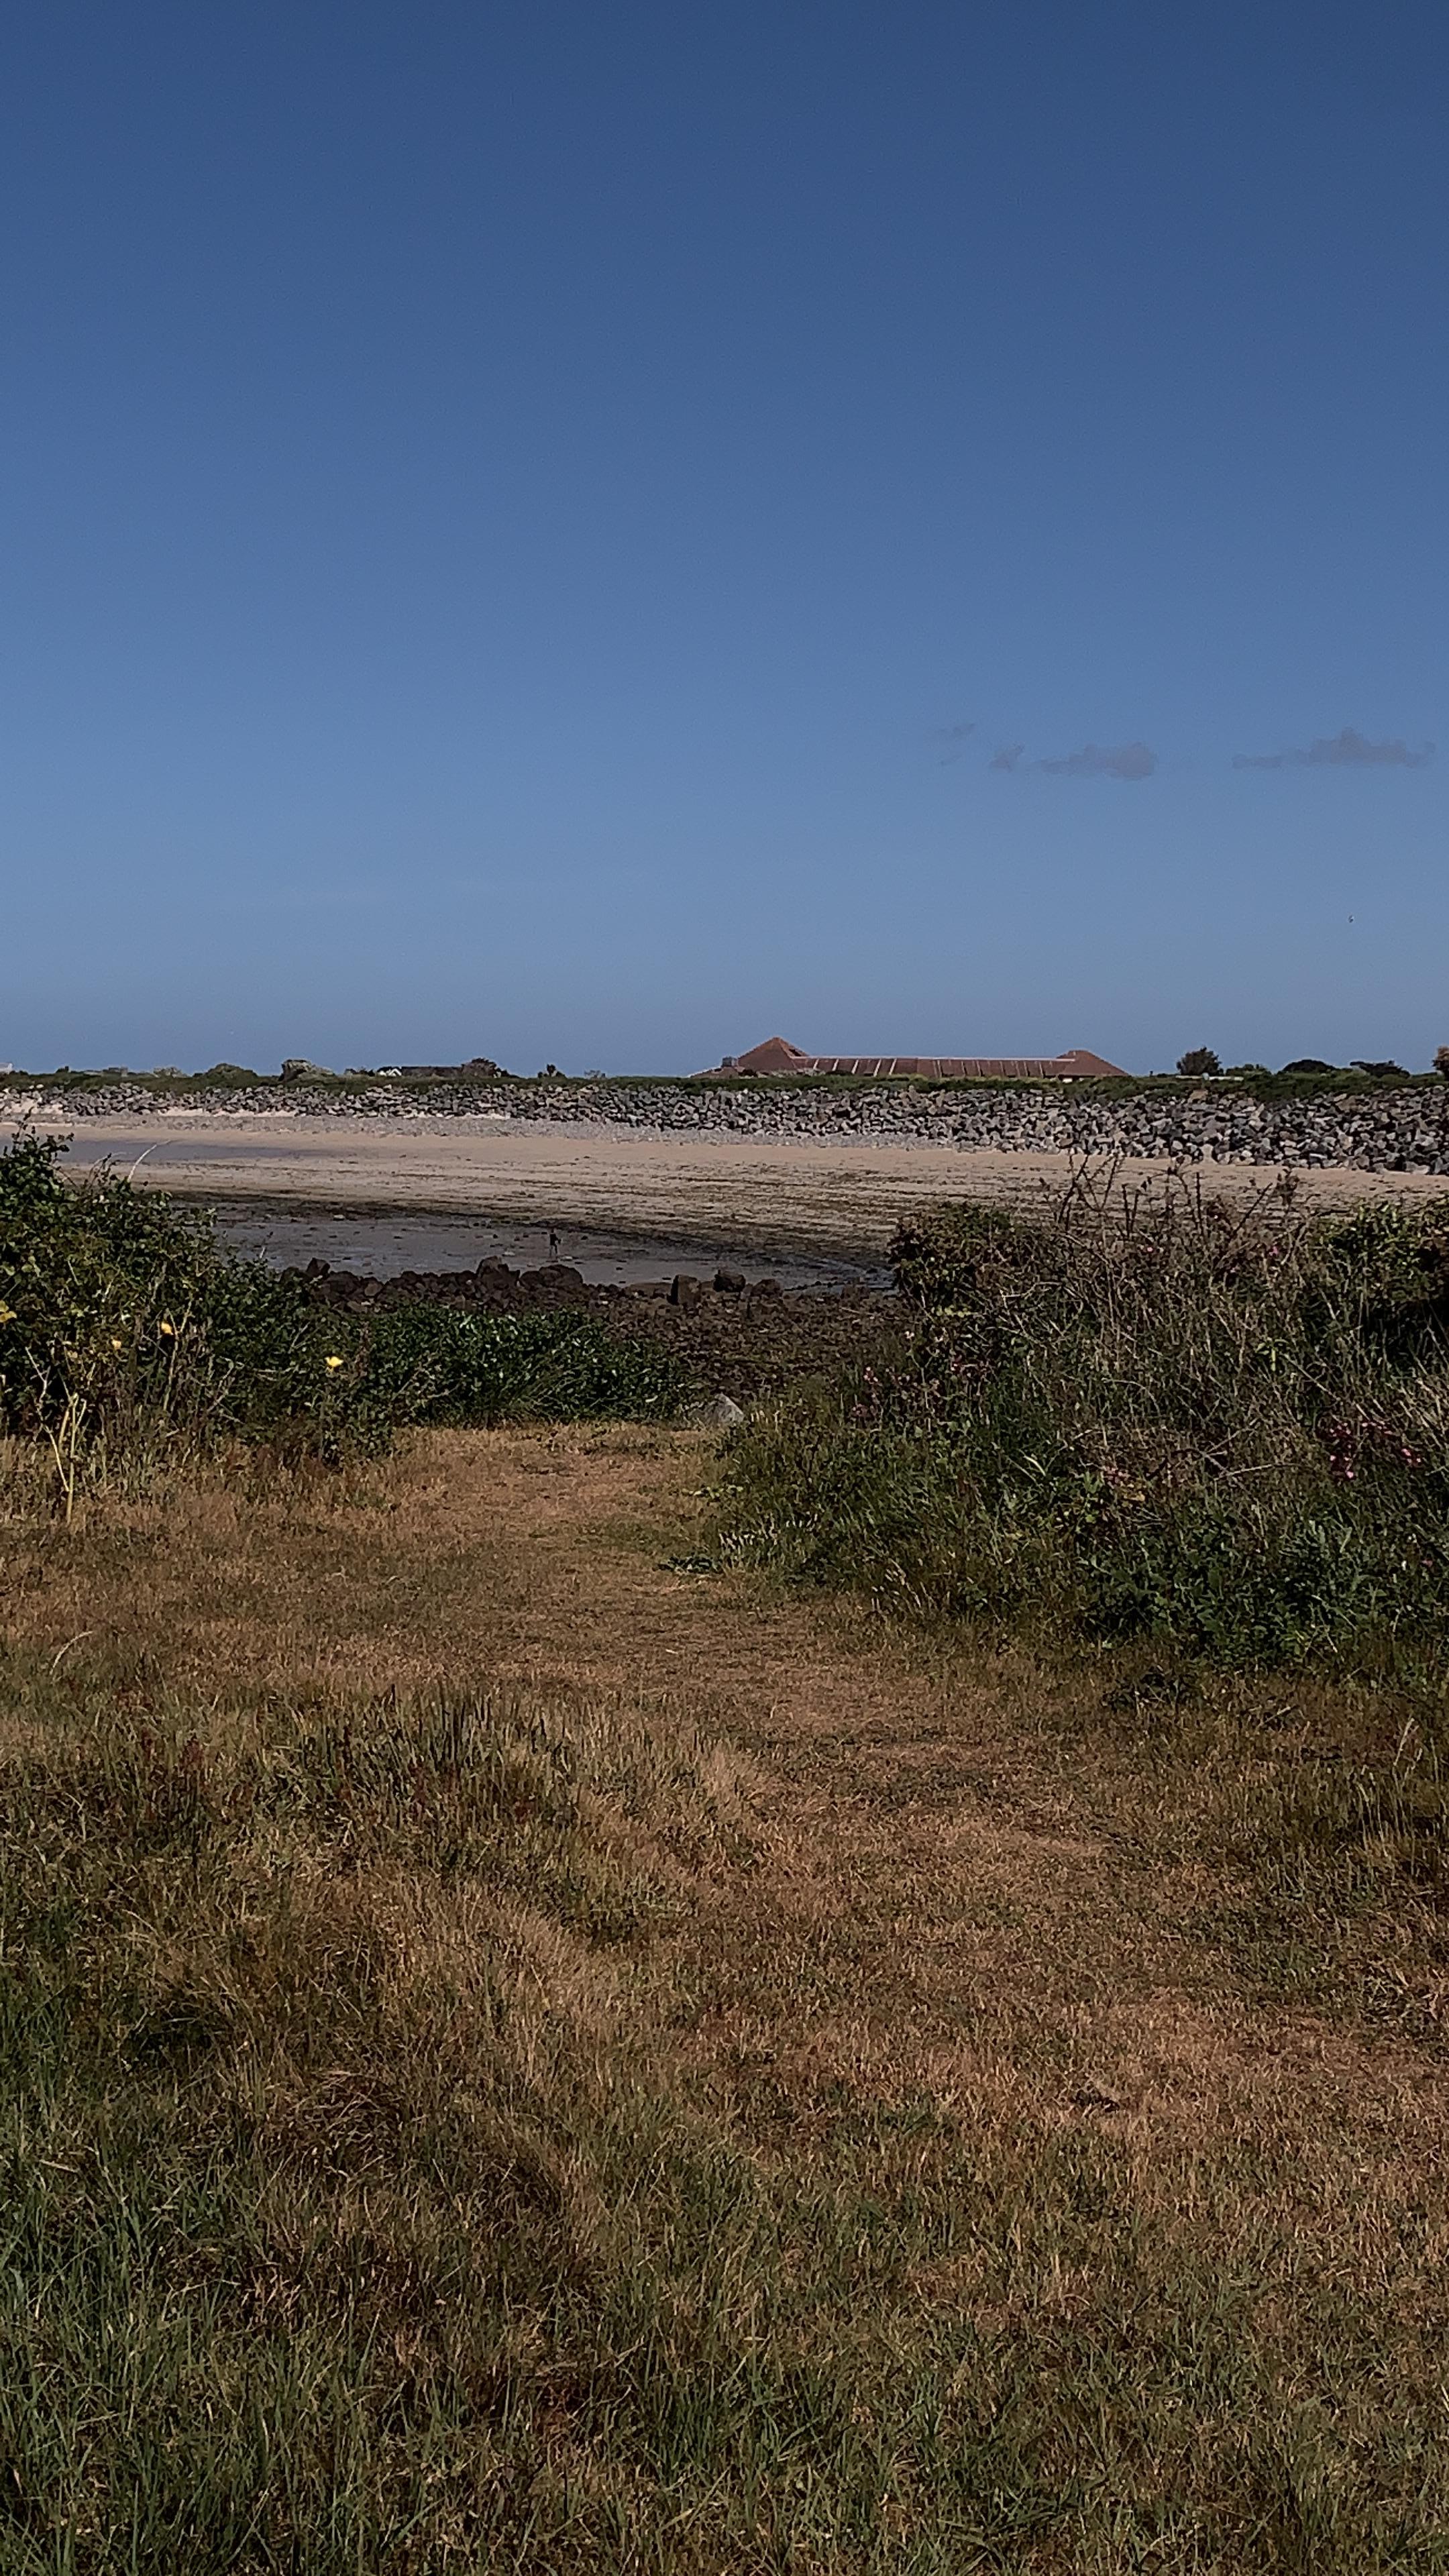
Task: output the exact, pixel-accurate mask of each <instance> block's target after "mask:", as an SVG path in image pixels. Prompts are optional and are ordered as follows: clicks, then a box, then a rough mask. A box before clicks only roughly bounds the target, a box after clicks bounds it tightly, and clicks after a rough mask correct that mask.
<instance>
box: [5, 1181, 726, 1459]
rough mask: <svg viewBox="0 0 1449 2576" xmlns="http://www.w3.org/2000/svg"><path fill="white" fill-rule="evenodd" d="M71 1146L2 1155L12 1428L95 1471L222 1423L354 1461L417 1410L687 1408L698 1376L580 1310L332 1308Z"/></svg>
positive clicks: (415, 1417)
mask: <svg viewBox="0 0 1449 2576" xmlns="http://www.w3.org/2000/svg"><path fill="white" fill-rule="evenodd" d="M62 1152H63V1148H62V1147H61V1146H60V1145H59V1143H58V1142H57V1141H56V1140H55V1139H53V1138H41V1137H35V1136H22V1137H20V1138H18V1139H17V1140H16V1141H15V1142H14V1143H13V1144H12V1145H11V1146H10V1147H9V1149H8V1150H7V1151H5V1152H3V1153H0V1427H3V1428H4V1429H6V1430H9V1431H11V1432H18V1433H21V1434H28V1435H31V1436H34V1437H38V1438H41V1439H43V1440H45V1441H47V1442H48V1443H49V1445H50V1448H51V1450H52V1452H53V1455H54V1458H55V1462H56V1467H57V1472H58V1474H59V1476H60V1479H61V1483H62V1485H63V1487H64V1489H65V1492H66V1496H67V1500H71V1499H73V1496H74V1491H75V1486H76V1480H77V1478H78V1477H80V1476H82V1475H83V1473H85V1472H90V1473H92V1474H94V1473H99V1472H102V1471H103V1470H104V1468H105V1467H106V1466H107V1465H108V1464H111V1465H114V1464H115V1463H116V1462H117V1461H118V1460H120V1459H122V1458H125V1459H127V1460H128V1461H130V1462H132V1463H133V1464H134V1463H136V1462H138V1461H140V1460H151V1461H156V1460H159V1459H160V1458H162V1457H164V1456H169V1455H174V1454H175V1452H176V1450H177V1448H178V1447H187V1446H190V1447H196V1446H199V1445H201V1444H203V1443H204V1442H206V1441H207V1440H210V1439H214V1438H215V1437H217V1436H219V1435H222V1434H230V1435H239V1436H241V1437H244V1438H250V1439H256V1438H269V1439H273V1440H279V1441H282V1442H284V1443H289V1444H301V1445H305V1446H308V1447H313V1448H316V1449H319V1450H320V1451H322V1452H323V1453H324V1454H327V1455H336V1454H339V1453H340V1452H341V1451H342V1450H344V1449H346V1448H357V1447H376V1446H377V1445H379V1444H380V1443H381V1442H382V1441H384V1440H385V1439H386V1438H387V1436H388V1434H389V1433H390V1432H391V1431H392V1430H393V1429H394V1428H395V1427H397V1426H400V1425H402V1424H407V1423H469V1422H497V1421H501V1420H503V1419H504V1418H506V1417H509V1416H518V1415H529V1416H533V1417H535V1418H546V1419H550V1420H559V1421H575V1420H581V1419H585V1418H588V1417H590V1416H594V1415H610V1414H613V1415H630V1416H632V1415H636V1414H643V1415H651V1416H658V1415H664V1414H668V1413H670V1412H673V1411H675V1410H677V1409H678V1405H679V1402H680V1400H681V1395H682V1391H683V1381H682V1376H681V1373H680V1372H679V1370H678V1369H677V1368H676V1367H675V1366H674V1364H673V1363H672V1362H671V1361H670V1360H669V1358H668V1357H667V1355H665V1354H662V1353H660V1352H658V1351H656V1350H654V1349H652V1348H650V1347H649V1346H647V1345H641V1344H636V1343H634V1342H626V1341H622V1340H620V1339H618V1338H616V1337H615V1336H614V1335H613V1334H611V1333H609V1332H608V1331H607V1330H606V1329H605V1328H604V1327H603V1326H602V1325H600V1324H597V1323H595V1322H594V1321H593V1320H592V1319H591V1318H589V1317H586V1316H580V1315H574V1314H539V1315H521V1316H511V1315H503V1316H489V1315H474V1314H468V1313H459V1312H457V1311H456V1310H452V1309H448V1308H439V1307H435V1306H422V1305H419V1306H413V1307H399V1308H396V1309H393V1310H391V1311H389V1312H387V1313H385V1314H382V1315H379V1316H377V1317H376V1318H371V1319H367V1320H362V1321H360V1320H358V1319H357V1318H354V1317H339V1316H335V1315H325V1314H322V1313H320V1312H319V1311H318V1310H317V1308H316V1307H314V1306H313V1305H312V1303H311V1302H310V1300H309V1298H308V1297H307V1294H306V1292H305V1290H304V1289H303V1287H302V1286H301V1284H300V1283H299V1282H298V1281H297V1280H295V1279H288V1278H284V1277H282V1276H281V1275H280V1274H279V1273H278V1272H276V1271H273V1270H271V1269H269V1268H268V1267H267V1265H266V1264H265V1263H263V1262H256V1261H241V1260H236V1259H233V1258H231V1257H229V1256H228V1255H226V1254H225V1253H224V1252H223V1251H222V1250H221V1249H220V1248H219V1246H218V1244H217V1242H216V1238H215V1234H214V1232H213V1229H212V1226H211V1223H210V1220H209V1219H208V1218H207V1217H205V1216H201V1215H195V1214H190V1213H188V1212H186V1211H184V1210H182V1209H179V1208H178V1207H176V1206H175V1205H174V1204H173V1203H172V1202H170V1201H169V1200H167V1199H165V1198H163V1197H161V1196H159V1195H157V1194H154V1193H150V1192H144V1193H143V1192H141V1191H138V1190H136V1189H135V1188H133V1187H132V1185H131V1183H130V1182H129V1181H126V1180H124V1179H122V1178H120V1177H119V1176H118V1175H116V1174H115V1173H113V1172H108V1171H101V1172H99V1173H95V1174H90V1175H87V1176H86V1178H85V1179H84V1180H83V1181H82V1182H80V1183H79V1184H78V1185H76V1184H72V1183H70V1182H68V1181H67V1180H65V1179H64V1178H63V1177H62V1174H61V1171H60V1169H59V1163H60V1157H61V1155H62Z"/></svg>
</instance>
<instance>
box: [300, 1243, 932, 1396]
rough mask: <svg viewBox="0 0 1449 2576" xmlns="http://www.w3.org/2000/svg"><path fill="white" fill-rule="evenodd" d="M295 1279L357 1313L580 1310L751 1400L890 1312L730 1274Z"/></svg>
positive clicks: (851, 1349)
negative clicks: (430, 1308) (622, 1278)
mask: <svg viewBox="0 0 1449 2576" xmlns="http://www.w3.org/2000/svg"><path fill="white" fill-rule="evenodd" d="M288 1275H289V1276H291V1277H292V1278H296V1279H300V1280H302V1281H303V1282H305V1284H306V1287H307V1292H308V1294H309V1296H310V1297H311V1298H312V1299H313V1300H314V1302H315V1303H316V1304H317V1305H319V1306H323V1307H327V1308H330V1309H331V1310H333V1311H334V1312H337V1313H341V1314H347V1315H361V1316H366V1315H369V1314H385V1313H387V1312H389V1311H390V1310H392V1309H395V1308H397V1307H400V1306H412V1305H434V1306H454V1307H458V1308H461V1309H463V1310H464V1311H467V1312H470V1313H475V1314H489V1315H498V1314H527V1313H537V1312H539V1311H543V1312H549V1311H555V1312H556V1311H557V1310H558V1309H560V1308H571V1309H573V1310H575V1311H576V1312H579V1313H581V1314H589V1315H592V1316H594V1317H596V1318H597V1319H598V1320H599V1321H600V1322H603V1323H607V1324H609V1325H610V1326H611V1327H612V1329H613V1330H614V1331H616V1332H627V1333H638V1334H642V1335H645V1336H647V1337H648V1338H649V1339H650V1340H653V1341H658V1342H662V1343H664V1344H665V1345H666V1346H667V1347H668V1348H669V1349H670V1350H672V1351H673V1352H674V1353H675V1354H676V1355H677V1356H678V1357H679V1358H681V1359H683V1360H684V1361H685V1362H686V1364H687V1365H688V1366H689V1368H690V1369H691V1371H692V1373H693V1375H694V1376H695V1377H696V1379H697V1380H698V1381H699V1383H700V1385H701V1386H702V1387H704V1388H707V1389H708V1390H709V1391H710V1392H711V1393H712V1394H713V1395H716V1396H728V1397H729V1398H730V1399H731V1400H732V1401H742V1402H748V1401H749V1400H750V1399H751V1398H752V1397H757V1396H760V1395H765V1394H769V1393H771V1392H773V1391H774V1390H775V1389H777V1388H779V1387H782V1386H784V1385H786V1384H787V1383H788V1382H789V1381H790V1380H791V1379H793V1378H798V1377H799V1376H801V1375H802V1374H807V1373H809V1372H810V1371H812V1370H816V1369H823V1368H826V1367H827V1366H829V1365H830V1364H831V1363H832V1362H834V1363H837V1364H838V1363H839V1362H841V1361H842V1360H846V1359H850V1358H852V1357H854V1356H856V1355H857V1354H858V1352H859V1350H860V1347H861V1338H862V1331H863V1328H864V1329H867V1330H868V1329H869V1328H870V1327H871V1326H872V1325H882V1326H883V1325H884V1324H885V1323H886V1322H887V1321H888V1319H889V1316H890V1314H891V1311H892V1300H891V1299H890V1297H889V1296H887V1295H885V1294H883V1293H881V1292H880V1291H878V1290H871V1289H868V1288H864V1287H859V1286H851V1287H848V1288H844V1289H840V1290H835V1291H820V1290H796V1291H791V1290H788V1289H783V1288H782V1287H781V1285H780V1282H779V1281H778V1280H777V1279H772V1278H768V1277H766V1278H758V1279H754V1280H747V1279H746V1278H745V1277H744V1275H743V1274H742V1273H741V1272H739V1271H735V1270H728V1269H720V1270H717V1271H716V1272H715V1273H714V1276H713V1278H697V1277H695V1276H693V1275H692V1274H690V1273H689V1272H686V1271H680V1272H677V1273H676V1274H675V1275H674V1276H673V1277H672V1278H669V1279H651V1280H647V1281H644V1282H643V1283H642V1284H639V1285H636V1286H633V1287H619V1286H616V1285H613V1284H605V1283H600V1282H591V1281H589V1280H586V1279H585V1278H584V1277H583V1275H582V1273H581V1272H580V1271H578V1270H576V1269H574V1267H573V1266H572V1264H571V1263H569V1262H565V1261H554V1262H547V1263H544V1264H543V1265H542V1266H541V1267H539V1268H538V1269H533V1270H523V1269H519V1270H515V1269H513V1268H511V1267H510V1265H509V1264H508V1263H507V1262H506V1261H496V1260H494V1261H482V1262H480V1263H479V1264H478V1266H477V1268H476V1269H474V1270H404V1271H400V1272H399V1273H398V1274H397V1276H396V1277H394V1278H390V1279H374V1278H367V1277H364V1276H362V1275H361V1274H360V1273H358V1272H356V1271H352V1270H340V1269H338V1270H334V1269H333V1268H332V1267H331V1266H330V1265H329V1264H328V1263H327V1262H325V1261H312V1262H309V1263H308V1265H307V1267H306V1269H305V1270H294V1271H292V1272H290V1273H289V1274H288Z"/></svg>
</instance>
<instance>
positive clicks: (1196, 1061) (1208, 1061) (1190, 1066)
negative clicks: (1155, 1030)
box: [1177, 1047, 1223, 1075]
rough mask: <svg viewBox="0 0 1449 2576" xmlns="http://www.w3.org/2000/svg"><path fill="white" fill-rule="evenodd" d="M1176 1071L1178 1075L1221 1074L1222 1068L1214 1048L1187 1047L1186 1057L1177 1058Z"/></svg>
mask: <svg viewBox="0 0 1449 2576" xmlns="http://www.w3.org/2000/svg"><path fill="white" fill-rule="evenodd" d="M1177 1069H1178V1072H1179V1073H1185V1074H1188V1075H1199V1074H1209V1073H1221V1072H1222V1069H1223V1068H1222V1065H1221V1064H1220V1062H1219V1060H1218V1053H1217V1049H1216V1047H1189V1048H1188V1050H1187V1053H1186V1055H1180V1056H1179V1057H1178V1059H1177Z"/></svg>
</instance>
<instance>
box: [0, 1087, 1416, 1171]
mask: <svg viewBox="0 0 1449 2576" xmlns="http://www.w3.org/2000/svg"><path fill="white" fill-rule="evenodd" d="M163 1105H164V1107H165V1108H168V1109H180V1110H184V1111H190V1112H193V1113H196V1114H199V1115H205V1116H212V1117H218V1116H219V1117H235V1116H237V1115H241V1114H245V1113H248V1112H250V1113H256V1112H258V1111H265V1112H267V1113H269V1114H270V1115H272V1116H275V1115H277V1114H278V1113H281V1114H283V1115H286V1114H291V1115H295V1116H305V1117H309V1118H337V1119H349V1118H375V1117H388V1118H457V1117H478V1116H480V1115H491V1116H494V1117H497V1116H499V1115H500V1114H501V1115H505V1116H507V1117H509V1118H511V1119H516V1120H520V1121H530V1120H533V1121H542V1122H546V1123H552V1124H563V1125H571V1126H581V1125H606V1126H611V1127H616V1128H619V1129H622V1130H625V1131H630V1130H632V1131H634V1132H639V1131H644V1132H648V1131H651V1130H653V1131H673V1132H676V1133H677V1132H680V1131H685V1132H690V1133H697V1132H701V1131H712V1132H716V1133H722V1134H727V1135H738V1136H767V1137H775V1138H782V1139H788V1138H791V1137H799V1138H816V1139H825V1140H830V1141H834V1142H837V1143H849V1142H851V1141H853V1140H857V1139H858V1140H861V1141H871V1140H880V1141H883V1142H891V1143H900V1144H909V1143H922V1144H935V1145H958V1146H960V1147H961V1148H962V1149H963V1151H971V1150H973V1149H976V1148H981V1147H990V1148H995V1149H998V1150H1002V1149H1004V1150H1005V1151H1007V1152H1019V1153H1073V1154H1125V1155H1145V1156H1153V1157H1160V1156H1168V1157H1173V1158H1177V1159H1180V1160H1183V1161H1187V1162H1192V1163H1214V1162H1217V1163H1262V1164H1271V1165H1280V1164H1288V1163H1291V1164H1307V1165H1309V1166H1310V1167H1311V1166H1324V1167H1347V1168H1349V1169H1352V1170H1357V1171H1367V1172H1393V1171H1406V1172H1435V1173H1449V1084H1446V1085H1434V1086H1432V1087H1431V1086H1429V1085H1421V1086H1412V1087H1406V1088H1403V1089H1396V1090H1390V1089H1387V1088H1385V1089H1383V1090H1379V1089H1373V1090H1367V1089H1366V1090H1359V1091H1345V1092H1339V1093H1335V1092H1332V1091H1323V1092H1315V1093H1312V1094H1310V1095H1308V1096H1307V1097H1303V1098H1299V1099H1293V1100H1270V1101H1262V1100H1258V1099H1255V1098H1254V1097H1253V1096H1252V1095H1251V1094H1250V1093H1248V1092H1246V1091H1243V1092H1228V1091H1226V1090H1225V1091H1221V1092H1219V1091H1213V1092H1198V1093H1191V1094H1184V1093H1160V1092H1143V1093H1139V1094H1134V1095H1129V1096H1127V1097H1122V1096H1115V1097H1103V1096H1101V1095H1099V1094H1097V1093H1095V1092H1093V1091H1090V1090H1088V1089H1086V1088H1082V1089H1077V1088H1076V1087H1074V1086H1073V1087H1069V1086H1061V1087H1052V1088H1046V1087H1042V1088H1028V1087H1022V1088H1020V1089H1016V1088H1012V1087H1010V1086H1006V1085H1003V1086H1001V1087H1000V1088H996V1087H992V1088H991V1089H986V1088H984V1087H983V1088H982V1089H980V1090H969V1091H952V1090H943V1091H907V1090H885V1089H881V1090H870V1089H864V1090H860V1091H850V1092H843V1091H837V1090H833V1089H831V1090H827V1089H824V1088H821V1089H819V1090H814V1089H800V1090H795V1089H791V1088H789V1087H787V1086H781V1087H779V1088H778V1089H777V1088H775V1087H773V1086H770V1087H768V1088H766V1087H763V1086H760V1087H756V1086H755V1085H749V1086H745V1085H743V1084H742V1085H741V1086H740V1088H739V1089H738V1090H729V1089H726V1088H725V1087H724V1086H722V1085H720V1086H714V1085H711V1086H708V1087H705V1088H702V1089H701V1088H697V1087H696V1086H694V1085H693V1084H690V1083H679V1084H671V1083H662V1082H640V1083H629V1082H597V1083H588V1082H582V1083H559V1084H552V1083H547V1082H530V1083H511V1082H500V1083H497V1084H475V1083H468V1084H462V1083H458V1084H453V1083H447V1082H440V1083H436V1084H429V1085H426V1086H417V1085H408V1086H406V1087H404V1086H400V1085H397V1084H391V1083H385V1082H379V1083H376V1084H374V1085H372V1086H370V1087H368V1088H366V1089H355V1090H349V1091H340V1090H334V1089H333V1088H331V1087H330V1086H329V1085H325V1084H319V1085H316V1086H313V1085H311V1084H308V1083H305V1082H297V1083H289V1084H287V1085H286V1086H285V1088H283V1089H278V1088H277V1087H275V1086H270V1085H269V1086H268V1087H266V1088H261V1087H259V1088H257V1089H256V1090H238V1091H224V1090H216V1091H195V1092H187V1093H185V1094H183V1095H180V1096H179V1097H176V1098H175V1099H172V1100H168V1101H166V1102H165V1103H164V1104H163V1103H162V1102H160V1101H158V1097H157V1095H156V1093H154V1092H152V1091H149V1090H147V1089H145V1088H144V1087H143V1086H141V1085H139V1084H132V1083H127V1082H117V1083H114V1084H108V1085H106V1086H105V1087H104V1088H97V1089H95V1090H91V1091H70V1090H66V1089H64V1088H60V1087H57V1088H56V1089H54V1090H53V1091H46V1090H45V1088H44V1087H39V1088H36V1089H34V1090H28V1091H24V1092H22V1091H20V1090H18V1089H16V1088H14V1087H11V1088H10V1090H9V1093H8V1098H7V1096H6V1095H5V1094H4V1093H0V1113H4V1112H5V1111H7V1110H8V1114H9V1116H10V1117H11V1119H12V1120H14V1119H17V1118H20V1117H23V1116H24V1115H25V1114H27V1113H29V1114H31V1115H37V1114H39V1115H44V1116H46V1117H47V1118H58V1119H63V1120H65V1121H67V1122H74V1123H76V1124H79V1123H81V1122H82V1121H84V1120H86V1119H89V1118H127V1119H130V1118H137V1119H144V1118H149V1117H153V1116H156V1115H157V1114H158V1111H159V1110H160V1109H161V1108H162V1107H163Z"/></svg>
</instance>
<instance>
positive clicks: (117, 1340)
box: [111, 1333, 121, 1351]
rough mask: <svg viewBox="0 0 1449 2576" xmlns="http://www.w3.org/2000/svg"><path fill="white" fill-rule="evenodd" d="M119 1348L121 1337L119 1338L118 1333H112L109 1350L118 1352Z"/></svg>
mask: <svg viewBox="0 0 1449 2576" xmlns="http://www.w3.org/2000/svg"><path fill="white" fill-rule="evenodd" d="M120 1347H121V1336H120V1334H119V1333H112V1335H111V1348H112V1350H113V1351H118V1350H119V1349H120Z"/></svg>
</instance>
